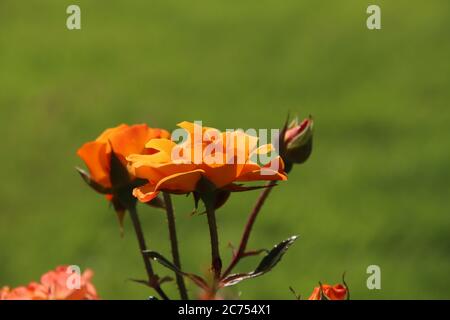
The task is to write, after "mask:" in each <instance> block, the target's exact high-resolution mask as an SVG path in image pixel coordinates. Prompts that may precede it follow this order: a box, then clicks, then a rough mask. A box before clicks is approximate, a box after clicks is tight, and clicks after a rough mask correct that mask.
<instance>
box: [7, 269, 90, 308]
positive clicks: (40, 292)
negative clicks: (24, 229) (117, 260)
mask: <svg viewBox="0 0 450 320" xmlns="http://www.w3.org/2000/svg"><path fill="white" fill-rule="evenodd" d="M69 271H70V270H69V269H68V267H67V266H59V267H57V268H56V269H55V270H51V271H49V272H47V273H45V274H44V275H42V277H41V281H40V283H37V282H31V283H30V284H28V285H27V286H21V287H17V288H13V289H11V288H9V287H3V288H2V289H1V290H0V300H97V299H98V295H97V292H96V290H95V287H94V285H93V284H92V282H91V279H92V277H93V275H94V274H93V272H92V271H91V270H89V269H87V270H86V271H85V272H84V273H83V274H82V275H81V276H80V279H79V286H77V287H72V286H70V285H69V282H70V279H69V277H70V276H71V275H72V273H71V272H69Z"/></svg>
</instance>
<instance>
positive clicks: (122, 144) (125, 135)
mask: <svg viewBox="0 0 450 320" xmlns="http://www.w3.org/2000/svg"><path fill="white" fill-rule="evenodd" d="M169 137H170V134H169V133H168V132H167V131H166V130H162V129H152V128H149V127H148V126H147V125H146V124H138V125H132V126H128V125H126V124H121V125H119V126H117V127H115V128H111V129H106V130H105V131H104V132H103V133H102V134H101V135H100V136H99V137H98V138H97V139H96V140H95V141H91V142H88V143H85V144H84V145H83V146H82V147H81V148H80V149H78V151H77V154H78V156H80V158H81V159H83V161H84V162H85V163H86V166H87V167H88V169H89V173H90V178H91V179H92V180H93V181H95V182H96V183H97V184H99V185H101V186H102V187H104V188H107V189H108V188H113V187H114V186H113V185H112V182H111V154H112V152H113V151H114V153H115V154H116V155H117V157H118V158H119V160H120V162H121V163H122V164H123V165H124V166H126V160H125V158H126V157H127V156H128V155H130V154H133V153H146V152H148V150H146V149H145V144H146V143H147V142H148V141H149V140H150V139H153V138H169Z"/></svg>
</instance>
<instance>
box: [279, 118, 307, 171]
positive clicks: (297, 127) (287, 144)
mask: <svg viewBox="0 0 450 320" xmlns="http://www.w3.org/2000/svg"><path fill="white" fill-rule="evenodd" d="M313 124H314V122H313V120H312V118H311V117H309V118H306V119H304V120H303V121H302V122H301V123H299V121H298V119H297V118H296V119H295V120H294V121H292V123H291V124H290V125H289V126H288V127H287V128H286V130H285V134H284V142H283V146H284V147H283V154H282V156H283V159H284V160H285V161H286V162H288V164H289V165H292V164H294V163H297V164H301V163H304V162H305V161H306V160H308V158H309V156H310V155H311V152H312V140H313Z"/></svg>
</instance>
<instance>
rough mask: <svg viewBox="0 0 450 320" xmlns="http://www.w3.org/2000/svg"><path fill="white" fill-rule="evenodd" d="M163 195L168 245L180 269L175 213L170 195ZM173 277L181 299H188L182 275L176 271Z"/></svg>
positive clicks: (164, 193) (165, 193) (174, 261)
mask: <svg viewBox="0 0 450 320" xmlns="http://www.w3.org/2000/svg"><path fill="white" fill-rule="evenodd" d="M163 196H164V203H165V207H166V213H167V222H168V226H169V237H170V245H171V248H172V259H173V263H174V264H175V266H176V267H177V268H178V269H180V270H181V262H180V253H179V250H178V240H177V231H176V228H175V214H174V210H173V205H172V199H171V197H170V194H168V193H167V192H163ZM175 277H176V280H177V285H178V291H179V292H180V297H181V299H182V300H188V299H189V297H188V294H187V290H186V285H185V283H184V279H183V276H182V275H180V274H177V273H176V274H175Z"/></svg>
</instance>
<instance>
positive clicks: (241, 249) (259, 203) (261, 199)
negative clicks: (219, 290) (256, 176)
mask: <svg viewBox="0 0 450 320" xmlns="http://www.w3.org/2000/svg"><path fill="white" fill-rule="evenodd" d="M275 184H276V181H270V182H268V183H267V185H266V188H265V189H264V190H263V191H262V192H261V194H260V195H259V197H258V200H257V201H256V203H255V206H254V207H253V210H252V212H251V213H250V216H249V217H248V220H247V223H246V225H245V228H244V233H243V234H242V238H241V242H240V244H239V249H238V251H237V252H236V253H235V254H234V256H233V259H232V260H231V262H230V265H229V266H228V268H227V269H226V270H225V271H224V273H223V274H222V279H223V278H225V277H226V276H227V275H229V274H230V272H231V271H232V270H233V268H234V267H235V266H236V265H237V264H238V262H239V261H240V260H241V259H242V258H244V257H247V256H249V255H251V254H249V253H247V252H246V249H247V244H248V240H249V238H250V233H251V231H252V228H253V225H254V224H255V221H256V217H257V216H258V214H259V212H260V211H261V208H262V206H263V204H264V202H265V201H266V199H267V197H268V196H269V194H270V191H272V187H273V186H274V185H275Z"/></svg>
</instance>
